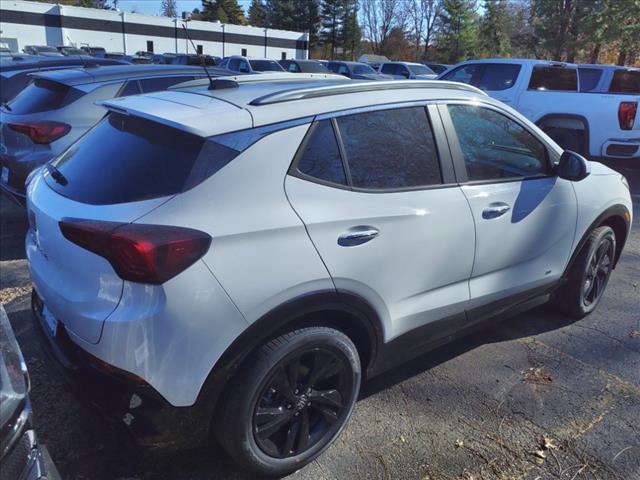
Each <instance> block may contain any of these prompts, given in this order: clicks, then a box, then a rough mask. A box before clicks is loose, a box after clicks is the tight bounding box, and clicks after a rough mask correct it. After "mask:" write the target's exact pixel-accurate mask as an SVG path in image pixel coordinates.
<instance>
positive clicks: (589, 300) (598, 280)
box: [582, 237, 615, 309]
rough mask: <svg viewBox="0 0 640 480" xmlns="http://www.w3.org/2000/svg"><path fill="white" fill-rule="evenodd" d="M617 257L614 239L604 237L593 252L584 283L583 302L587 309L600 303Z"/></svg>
mask: <svg viewBox="0 0 640 480" xmlns="http://www.w3.org/2000/svg"><path fill="white" fill-rule="evenodd" d="M614 255H615V244H614V243H613V240H612V237H604V238H603V239H602V240H601V241H600V243H599V244H598V245H597V247H596V248H595V249H594V250H593V251H592V252H591V258H590V259H589V261H588V263H587V268H586V270H585V272H584V280H583V283H582V285H583V286H582V302H583V304H584V306H585V308H587V309H588V308H590V307H591V306H592V305H594V306H595V304H597V303H598V301H599V300H600V297H602V294H603V293H604V289H605V287H606V285H607V282H608V281H609V276H610V275H611V270H612V267H613V258H614Z"/></svg>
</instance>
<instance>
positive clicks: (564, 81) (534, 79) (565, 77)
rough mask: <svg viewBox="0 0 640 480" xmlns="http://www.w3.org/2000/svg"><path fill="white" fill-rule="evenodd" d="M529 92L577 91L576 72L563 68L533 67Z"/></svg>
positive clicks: (572, 69)
mask: <svg viewBox="0 0 640 480" xmlns="http://www.w3.org/2000/svg"><path fill="white" fill-rule="evenodd" d="M529 90H551V91H566V92H577V91H578V71H577V70H576V69H575V68H564V67H553V66H551V67H545V66H537V67H533V72H531V80H529Z"/></svg>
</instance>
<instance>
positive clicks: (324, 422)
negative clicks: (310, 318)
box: [216, 327, 361, 476]
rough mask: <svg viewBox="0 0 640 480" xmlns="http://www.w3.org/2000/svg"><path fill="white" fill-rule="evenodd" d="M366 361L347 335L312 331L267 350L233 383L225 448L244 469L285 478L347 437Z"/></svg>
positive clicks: (222, 439)
mask: <svg viewBox="0 0 640 480" xmlns="http://www.w3.org/2000/svg"><path fill="white" fill-rule="evenodd" d="M360 377H361V373H360V360H359V357H358V352H357V350H356V347H355V346H354V344H353V342H352V341H351V340H350V339H349V338H348V337H347V336H346V335H344V334H343V333H342V332H340V331H338V330H335V329H332V328H327V327H309V328H303V329H300V330H295V331H293V332H290V333H287V334H284V335H282V336H280V337H278V338H276V339H274V340H272V341H270V342H269V343H267V344H265V345H263V346H262V347H261V348H259V349H258V350H257V351H256V352H255V354H254V355H253V356H252V357H251V358H250V359H249V361H248V362H247V364H245V365H244V367H243V368H242V369H241V370H240V372H239V373H238V374H237V375H236V377H235V378H234V379H233V380H232V382H233V383H232V385H231V390H230V392H229V395H228V397H227V399H226V401H225V404H224V405H223V410H222V428H221V429H219V430H218V429H216V430H217V434H218V438H219V440H220V443H221V444H222V445H223V446H224V447H225V450H227V452H228V453H229V454H230V455H231V456H232V457H233V458H234V459H235V460H236V462H238V463H239V464H240V465H241V466H243V467H245V468H247V469H248V470H251V471H252V472H254V473H256V474H259V475H268V476H280V475H286V474H288V473H291V472H293V471H295V470H298V469H300V468H302V467H303V466H304V465H306V464H307V463H309V462H311V461H312V460H314V459H315V458H316V457H318V456H319V455H320V454H321V453H322V452H323V451H324V450H325V449H326V448H328V447H329V445H330V444H331V442H332V441H333V440H334V439H335V438H336V437H337V436H338V435H339V434H340V432H341V431H342V430H343V428H344V427H345V424H346V422H347V420H348V419H349V417H350V416H351V412H352V411H353V407H354V405H355V402H356V399H357V396H358V391H359V388H360Z"/></svg>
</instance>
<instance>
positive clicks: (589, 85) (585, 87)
mask: <svg viewBox="0 0 640 480" xmlns="http://www.w3.org/2000/svg"><path fill="white" fill-rule="evenodd" d="M602 72H603V71H602V69H600V68H578V76H579V77H580V91H581V92H590V91H591V90H593V89H594V88H596V86H597V85H598V82H599V81H600V77H602Z"/></svg>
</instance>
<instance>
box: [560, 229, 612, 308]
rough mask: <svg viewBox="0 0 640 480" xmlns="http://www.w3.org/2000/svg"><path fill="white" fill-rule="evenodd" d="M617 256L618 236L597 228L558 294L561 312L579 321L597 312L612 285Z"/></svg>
mask: <svg viewBox="0 0 640 480" xmlns="http://www.w3.org/2000/svg"><path fill="white" fill-rule="evenodd" d="M615 253H616V236H615V233H614V232H613V230H612V229H611V227H608V226H602V227H598V228H595V229H594V230H593V231H592V232H591V233H590V234H589V238H588V239H587V241H586V243H585V244H584V246H583V247H582V250H580V253H579V254H578V256H577V258H576V260H575V262H574V263H573V265H572V267H571V270H570V271H569V274H568V276H567V280H566V283H565V284H564V285H563V286H562V287H561V288H560V289H559V290H558V292H557V293H556V297H555V305H556V306H557V307H558V309H559V310H560V311H562V312H563V313H565V314H567V315H569V316H571V317H573V318H576V319H580V318H583V317H585V316H586V315H588V314H590V313H591V312H593V311H594V310H595V308H596V306H597V305H598V303H599V302H600V300H601V299H602V295H603V293H604V290H605V288H606V287H607V284H608V283H609V277H610V276H611V272H612V270H613V262H614V259H615Z"/></svg>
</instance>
